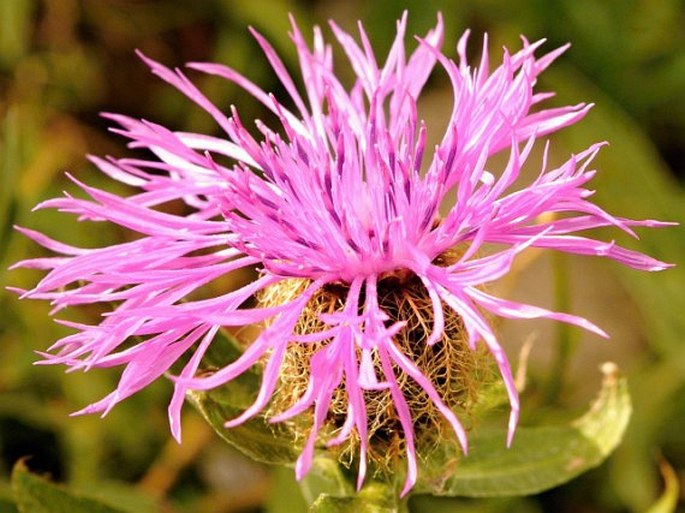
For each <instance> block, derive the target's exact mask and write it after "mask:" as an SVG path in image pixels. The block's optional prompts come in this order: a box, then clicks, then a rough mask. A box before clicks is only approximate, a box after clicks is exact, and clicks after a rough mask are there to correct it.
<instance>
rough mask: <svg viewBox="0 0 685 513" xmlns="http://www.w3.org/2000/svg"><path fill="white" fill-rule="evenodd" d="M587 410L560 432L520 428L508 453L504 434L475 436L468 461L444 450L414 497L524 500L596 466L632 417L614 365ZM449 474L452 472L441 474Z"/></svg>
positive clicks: (433, 460)
mask: <svg viewBox="0 0 685 513" xmlns="http://www.w3.org/2000/svg"><path fill="white" fill-rule="evenodd" d="M602 370H603V372H604V381H603V384H602V390H601V391H600V393H599V396H598V397H597V399H596V400H595V402H594V403H593V404H592V406H591V408H590V410H589V411H588V412H587V413H586V414H585V415H583V416H582V417H580V418H579V419H577V420H575V421H573V422H571V423H570V424H568V425H563V426H548V427H521V428H519V429H518V431H517V433H516V437H515V439H514V443H513V445H512V447H511V448H510V449H507V448H506V446H505V442H504V441H505V439H506V433H505V432H504V430H497V431H488V432H481V433H475V434H474V436H472V438H471V448H470V451H469V455H468V456H467V457H464V458H462V459H461V460H460V461H459V460H458V459H459V458H460V457H459V456H458V455H457V454H456V453H455V452H450V451H449V450H447V449H444V450H443V453H442V455H440V456H437V455H434V457H432V458H430V460H429V462H424V463H423V468H422V469H421V471H420V473H419V482H418V483H417V485H416V487H415V489H414V492H417V493H431V494H434V495H447V496H466V497H502V496H511V495H527V494H532V493H538V492H541V491H543V490H547V489H549V488H552V487H554V486H557V485H560V484H562V483H565V482H566V481H569V480H571V479H573V478H574V477H576V476H578V475H579V474H581V473H583V472H585V471H586V470H589V469H591V468H593V467H596V466H598V465H599V464H600V463H602V462H603V461H604V460H605V459H606V458H607V456H608V455H609V454H611V452H612V451H613V450H614V449H615V448H616V446H617V445H618V444H619V442H620V441H621V439H622V438H623V434H624V432H625V429H626V426H627V424H628V419H629V417H630V413H631V405H630V398H629V395H628V388H627V383H626V380H625V378H623V377H621V376H619V375H618V371H617V369H616V366H615V365H614V364H605V365H604V367H603V369H602ZM446 469H450V470H451V471H446Z"/></svg>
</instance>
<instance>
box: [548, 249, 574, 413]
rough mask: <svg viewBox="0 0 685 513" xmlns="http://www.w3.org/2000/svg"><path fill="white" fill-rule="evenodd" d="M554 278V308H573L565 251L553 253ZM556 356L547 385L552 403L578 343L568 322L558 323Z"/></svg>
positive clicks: (555, 398)
mask: <svg viewBox="0 0 685 513" xmlns="http://www.w3.org/2000/svg"><path fill="white" fill-rule="evenodd" d="M552 279H553V285H554V309H555V310H556V311H557V312H568V311H570V308H571V284H570V280H569V263H568V256H567V255H565V254H563V253H553V254H552ZM555 338H556V355H555V356H556V357H555V360H554V363H553V364H552V372H551V374H550V379H549V383H548V386H547V400H548V402H549V403H551V404H555V403H558V402H559V398H560V395H561V391H562V390H563V388H564V383H565V381H566V374H567V371H568V366H569V363H570V361H571V357H572V356H573V353H574V352H575V349H576V347H577V345H578V340H577V337H576V336H575V332H574V331H573V329H572V328H571V326H569V325H568V324H566V323H563V322H559V323H557V324H556V337H555Z"/></svg>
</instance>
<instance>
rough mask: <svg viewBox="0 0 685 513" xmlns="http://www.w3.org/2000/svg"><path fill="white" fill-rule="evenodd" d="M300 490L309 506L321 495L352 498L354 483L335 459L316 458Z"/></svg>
mask: <svg viewBox="0 0 685 513" xmlns="http://www.w3.org/2000/svg"><path fill="white" fill-rule="evenodd" d="M300 490H302V496H303V497H304V500H305V501H307V504H313V503H314V502H316V500H317V499H318V498H319V497H320V496H321V495H330V496H333V497H352V496H353V495H354V494H355V490H354V486H353V484H352V482H351V481H350V480H349V479H348V478H347V477H346V476H345V475H344V474H343V472H342V468H341V467H340V465H339V464H338V462H337V461H335V459H333V458H332V457H330V456H326V455H319V456H315V457H314V462H313V463H312V468H311V469H310V471H309V472H308V473H307V475H306V476H304V478H303V479H302V481H301V482H300Z"/></svg>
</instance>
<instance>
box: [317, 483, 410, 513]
mask: <svg viewBox="0 0 685 513" xmlns="http://www.w3.org/2000/svg"><path fill="white" fill-rule="evenodd" d="M309 511H310V512H311V513H406V512H407V511H408V509H407V504H406V502H405V501H402V500H401V499H399V498H398V496H397V493H396V491H395V489H394V488H393V487H392V486H391V485H388V484H383V483H378V482H371V483H369V484H367V485H366V486H364V488H363V489H362V490H361V491H360V492H359V493H358V494H357V495H356V496H354V497H335V496H333V495H329V494H322V495H320V496H319V498H318V499H316V500H315V501H314V503H313V504H312V506H311V508H310V509H309Z"/></svg>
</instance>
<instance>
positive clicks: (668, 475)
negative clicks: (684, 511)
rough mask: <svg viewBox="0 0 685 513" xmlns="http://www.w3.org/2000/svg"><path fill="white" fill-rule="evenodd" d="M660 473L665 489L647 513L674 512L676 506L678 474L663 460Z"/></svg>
mask: <svg viewBox="0 0 685 513" xmlns="http://www.w3.org/2000/svg"><path fill="white" fill-rule="evenodd" d="M661 475H662V476H663V477H664V482H665V483H666V489H665V490H664V493H663V494H662V495H661V497H659V500H658V501H656V502H655V503H654V504H653V505H652V507H651V508H649V510H647V513H675V511H676V508H677V507H678V497H679V495H680V486H679V485H678V476H677V475H676V473H675V471H674V470H673V467H671V466H670V465H669V464H668V463H666V462H665V461H664V462H663V463H662V464H661Z"/></svg>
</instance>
